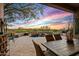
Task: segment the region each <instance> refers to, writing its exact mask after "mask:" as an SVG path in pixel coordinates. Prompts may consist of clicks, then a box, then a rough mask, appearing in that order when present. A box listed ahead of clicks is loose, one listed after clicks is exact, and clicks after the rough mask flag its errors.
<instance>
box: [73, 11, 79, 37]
mask: <svg viewBox="0 0 79 59" xmlns="http://www.w3.org/2000/svg"><path fill="white" fill-rule="evenodd" d="M74 19H75V21H74V25H75V26H74V33H77V34H75V37H76V38H79V11H78V10H77V11H76V12H75V13H74Z"/></svg>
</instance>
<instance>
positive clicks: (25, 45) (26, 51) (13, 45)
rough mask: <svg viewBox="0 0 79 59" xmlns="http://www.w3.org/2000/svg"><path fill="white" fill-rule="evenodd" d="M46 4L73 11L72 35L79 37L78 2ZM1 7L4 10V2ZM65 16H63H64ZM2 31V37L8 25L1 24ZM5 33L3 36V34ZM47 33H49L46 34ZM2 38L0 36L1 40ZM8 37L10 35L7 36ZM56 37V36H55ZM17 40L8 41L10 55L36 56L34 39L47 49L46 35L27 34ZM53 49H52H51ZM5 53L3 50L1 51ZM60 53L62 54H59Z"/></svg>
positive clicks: (0, 29) (42, 47)
mask: <svg viewBox="0 0 79 59" xmlns="http://www.w3.org/2000/svg"><path fill="white" fill-rule="evenodd" d="M43 5H46V6H50V7H54V8H57V9H60V10H63V11H67V12H70V13H73V19H74V21H73V29H72V31H73V32H72V35H73V38H74V39H79V31H78V30H79V26H78V24H79V20H78V19H79V4H77V3H75V4H74V3H54V4H53V3H47V4H43ZM0 6H2V7H0V9H2V10H3V4H0ZM2 10H0V12H3V13H2V14H4V11H2ZM2 14H1V15H0V16H1V18H2V19H3V22H5V21H4V15H3V17H2ZM62 17H63V16H62ZM0 32H2V34H0V37H3V36H4V35H3V34H5V33H7V26H6V24H5V25H1V26H0ZM2 35H3V36H2ZM7 35H8V34H7ZM45 35H47V34H45ZM61 37H62V39H67V38H66V36H63V35H62V34H61ZM1 39H2V38H0V40H1ZM7 39H8V37H7ZM54 39H55V38H54ZM14 40H15V42H13V41H12V40H10V41H7V42H8V43H9V47H8V49H9V51H8V55H10V56H36V55H37V53H36V49H35V47H34V44H33V42H32V40H34V41H35V42H36V43H38V44H39V45H40V47H41V49H42V51H46V50H47V48H46V47H45V46H43V45H42V44H44V43H45V42H47V40H46V37H45V36H43V37H35V38H34V37H30V36H27V35H25V36H24V35H22V36H20V37H18V38H14ZM6 44H7V43H6ZM49 50H51V49H49ZM1 53H3V52H1ZM4 53H5V55H7V54H6V53H7V52H4ZM3 55H4V54H3ZM59 55H60V54H59Z"/></svg>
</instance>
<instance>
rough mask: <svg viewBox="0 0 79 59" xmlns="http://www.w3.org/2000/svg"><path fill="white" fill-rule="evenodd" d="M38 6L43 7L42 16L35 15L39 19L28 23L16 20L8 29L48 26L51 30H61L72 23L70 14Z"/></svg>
mask: <svg viewBox="0 0 79 59" xmlns="http://www.w3.org/2000/svg"><path fill="white" fill-rule="evenodd" d="M36 5H37V4H36ZM38 5H40V6H44V10H43V15H41V14H40V13H39V14H37V16H39V17H40V19H31V20H29V21H27V18H26V19H25V20H19V19H17V20H16V21H15V22H12V23H9V24H12V25H13V26H11V27H9V28H19V27H22V28H40V27H41V26H49V27H50V28H51V29H63V28H66V27H67V26H68V23H72V22H73V14H72V13H70V12H66V11H62V10H59V9H56V8H52V7H49V6H45V5H42V4H38ZM37 7H38V6H37Z"/></svg>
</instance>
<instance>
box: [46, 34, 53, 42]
mask: <svg viewBox="0 0 79 59" xmlns="http://www.w3.org/2000/svg"><path fill="white" fill-rule="evenodd" d="M45 37H46V40H47V42H49V41H54V37H53V36H52V35H46V36H45Z"/></svg>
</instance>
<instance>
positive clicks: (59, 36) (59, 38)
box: [54, 34, 62, 40]
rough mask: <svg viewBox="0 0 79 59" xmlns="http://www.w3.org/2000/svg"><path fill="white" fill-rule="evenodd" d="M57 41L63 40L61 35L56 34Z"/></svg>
mask: <svg viewBox="0 0 79 59" xmlns="http://www.w3.org/2000/svg"><path fill="white" fill-rule="evenodd" d="M54 37H55V40H62V38H61V35H60V34H55V35H54Z"/></svg>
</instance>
